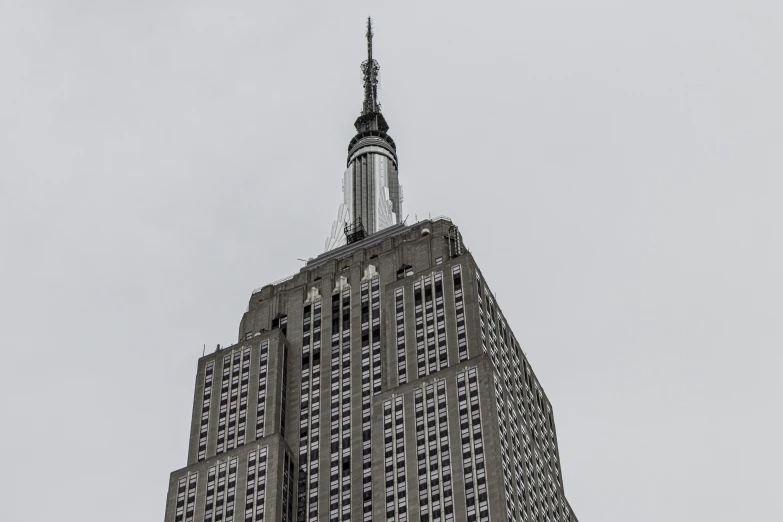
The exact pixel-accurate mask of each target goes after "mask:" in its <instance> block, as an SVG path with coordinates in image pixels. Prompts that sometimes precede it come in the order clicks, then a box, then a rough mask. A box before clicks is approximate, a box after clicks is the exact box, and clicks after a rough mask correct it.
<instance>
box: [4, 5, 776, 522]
mask: <svg viewBox="0 0 783 522" xmlns="http://www.w3.org/2000/svg"><path fill="white" fill-rule="evenodd" d="M368 14H371V15H372V16H373V17H374V19H375V29H376V30H375V32H376V37H375V55H376V58H377V59H378V61H379V62H380V65H381V88H380V101H381V102H382V104H383V110H384V114H385V116H386V119H387V120H388V122H389V124H390V125H391V130H390V134H391V135H392V136H393V137H394V139H395V141H396V142H397V144H398V152H399V157H400V180H401V182H402V184H403V186H404V188H405V203H404V207H405V213H406V214H407V213H410V214H411V219H413V217H414V214H418V216H425V215H427V214H429V213H431V214H432V215H433V216H434V215H439V214H445V215H448V216H450V217H451V218H452V219H453V220H454V221H455V222H456V223H457V224H458V225H459V226H460V228H461V230H462V232H463V234H464V238H465V241H466V244H467V246H468V247H469V248H470V249H471V251H472V252H473V253H474V255H475V257H476V259H477V261H478V262H479V264H480V266H481V267H482V270H483V272H484V275H485V276H486V277H487V279H488V281H489V283H490V285H491V287H492V288H493V289H494V290H496V291H497V293H498V301H499V303H500V305H501V307H502V308H503V310H504V312H505V314H506V316H507V318H508V319H509V321H510V323H511V326H512V328H513V329H514V332H515V334H516V336H517V337H518V338H519V340H520V341H521V342H522V343H523V345H524V349H525V350H526V352H527V354H528V356H529V358H530V360H531V362H532V364H533V365H534V367H535V369H536V371H537V373H538V375H539V377H540V379H541V381H542V383H543V384H544V386H545V389H546V391H547V393H548V395H549V397H550V398H551V400H552V402H553V404H554V407H555V421H556V423H557V427H558V435H559V441H560V449H561V453H562V460H563V472H564V480H565V487H566V493H567V496H568V498H569V500H570V502H571V504H572V506H573V508H574V510H575V511H576V513H577V515H578V516H579V518H580V520H582V521H583V522H590V521H593V522H629V521H634V522H660V521H664V520H665V521H667V522H669V521H672V522H679V521H682V522H691V521H694V520H709V521H711V522H723V521H726V522H735V521H743V522H745V521H747V522H768V521H780V520H781V519H782V518H783V514H782V513H783V494H781V491H782V490H783V479H781V474H780V469H781V464H783V462H782V461H783V449H781V448H782V446H781V443H780V441H781V440H783V419H781V411H782V409H783V408H781V401H782V400H783V382H782V381H783V379H782V376H783V355H781V348H782V347H783V326H782V325H781V315H782V314H783V299H782V298H781V296H782V295H783V275H782V270H781V266H783V242H782V240H781V235H782V234H781V223H783V208H782V207H781V199H782V198H781V195H782V194H783V181H782V180H781V173H782V172H783V168H782V167H783V160H782V159H781V152H782V149H783V147H782V146H781V144H782V143H783V101H781V99H782V98H783V94H781V93H783V72H782V71H781V51H782V50H783V33H781V29H780V27H781V21H782V20H783V2H780V1H779V0H770V1H753V0H747V1H739V0H738V1H725V0H712V1H706V0H703V1H696V0H689V1H683V0H679V1H673V0H659V1H655V2H652V1H648V2H635V1H628V0H613V1H607V0H598V1H590V2H587V1H577V0H562V1H552V0H549V1H523V2H511V1H507V2H502V3H488V2H454V1H451V2H437V3H436V2H427V3H424V2H407V1H395V2H376V1H372V2H368V1H364V2H356V1H353V2H339V3H335V2H269V1H259V0H252V1H250V0H243V1H239V0H222V1H220V2H217V1H215V2H207V1H202V0H187V1H185V0H179V1H171V0H154V1H152V0H134V1H127V0H126V1H124V2H123V1H106V0H103V1H98V0H95V1H86V0H69V1H67V2H59V1H54V0H49V1H45V0H3V2H2V3H0V240H1V241H0V317H1V318H2V319H1V322H2V327H0V346H1V347H2V349H3V355H2V359H0V360H2V363H1V364H2V369H3V372H2V373H3V378H2V380H0V387H1V388H2V396H1V397H0V415H1V416H0V423H1V425H2V430H0V447H2V448H3V458H2V464H1V465H0V469H2V473H0V499H2V500H0V502H1V503H2V510H0V512H1V513H2V515H0V518H2V519H3V520H9V521H10V520H25V521H32V522H37V521H46V522H49V521H52V520H79V521H80V522H105V521H112V522H115V521H116V522H126V521H127V522H139V521H146V520H162V518H163V512H164V504H165V495H166V488H167V481H168V475H169V473H170V472H171V471H173V470H175V469H178V468H180V467H183V466H184V465H185V458H186V451H187V447H186V444H187V436H188V429H189V422H190V411H191V406H192V397H193V395H192V394H193V382H194V378H195V369H196V360H197V358H198V357H199V356H200V355H201V350H202V346H203V345H204V344H206V345H207V347H214V345H215V344H216V343H222V344H226V343H230V342H231V341H233V340H235V338H236V332H237V327H238V324H239V320H240V318H241V316H242V313H243V312H244V310H245V306H246V303H247V299H248V298H249V295H250V292H251V291H252V289H253V288H255V287H257V286H260V285H262V284H265V283H268V282H270V281H273V280H276V279H278V278H280V277H283V276H286V275H288V274H291V273H293V272H295V271H297V270H298V269H299V267H300V266H301V263H300V262H299V261H297V258H307V257H312V256H315V255H317V254H319V253H320V252H321V251H322V248H323V241H324V239H325V237H326V235H327V233H328V231H329V229H330V226H331V222H332V220H333V219H334V218H335V215H336V210H337V205H338V204H339V202H340V200H341V192H340V183H341V176H342V172H343V169H344V166H345V154H346V151H347V144H348V141H349V140H350V138H351V137H352V135H353V132H354V130H353V127H352V123H353V120H354V119H355V118H356V116H357V115H358V113H359V109H360V103H361V97H362V90H361V77H360V71H359V64H360V62H361V61H362V60H363V59H364V53H365V47H364V20H365V18H366V16H367V15H368Z"/></svg>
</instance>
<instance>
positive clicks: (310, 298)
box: [305, 287, 321, 304]
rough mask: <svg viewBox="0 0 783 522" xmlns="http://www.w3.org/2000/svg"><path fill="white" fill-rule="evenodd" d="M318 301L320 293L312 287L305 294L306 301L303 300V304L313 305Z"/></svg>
mask: <svg viewBox="0 0 783 522" xmlns="http://www.w3.org/2000/svg"><path fill="white" fill-rule="evenodd" d="M319 299H321V293H320V292H319V291H318V288H316V287H312V288H311V289H310V291H309V292H307V299H306V300H305V304H307V303H313V302H315V301H318V300H319Z"/></svg>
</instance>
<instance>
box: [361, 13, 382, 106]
mask: <svg viewBox="0 0 783 522" xmlns="http://www.w3.org/2000/svg"><path fill="white" fill-rule="evenodd" d="M372 37H373V34H372V19H371V18H370V17H369V16H368V17H367V60H365V61H364V62H362V75H363V76H364V104H363V106H362V114H363V115H364V114H371V113H374V112H380V111H381V108H380V105H378V71H379V69H380V66H379V65H378V62H377V61H375V60H373V57H372Z"/></svg>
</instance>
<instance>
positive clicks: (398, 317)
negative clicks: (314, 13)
mask: <svg viewBox="0 0 783 522" xmlns="http://www.w3.org/2000/svg"><path fill="white" fill-rule="evenodd" d="M368 34H370V35H371V33H370V31H369V27H368ZM366 64H369V66H367V65H365V67H364V70H365V79H366V81H365V110H364V111H363V115H362V117H360V120H362V121H363V122H364V123H361V122H359V121H357V132H358V134H357V137H356V138H354V140H353V141H352V142H351V146H350V151H349V160H348V164H349V169H348V172H347V173H346V179H348V177H349V176H350V178H351V183H350V184H349V183H346V187H347V188H346V191H345V192H346V203H344V204H343V207H342V210H341V213H345V212H349V213H350V214H349V215H350V217H351V219H352V220H353V221H349V224H353V223H355V222H356V218H360V219H361V222H362V223H363V225H362V226H363V227H364V226H366V229H365V230H364V232H363V234H359V235H358V236H353V237H352V238H351V239H352V240H351V241H350V242H348V241H346V240H345V239H343V240H342V241H338V240H334V241H332V242H331V243H328V245H329V246H333V247H334V246H335V245H336V244H339V243H340V242H342V243H344V244H342V245H341V246H336V247H335V248H332V249H331V250H328V251H327V252H326V253H324V254H322V255H320V256H319V257H316V258H314V259H311V260H310V261H309V262H308V263H307V265H306V266H305V267H304V268H303V269H301V270H300V271H299V272H298V273H297V274H295V275H294V276H292V277H290V278H288V279H286V280H283V281H279V282H277V283H273V284H270V285H267V286H264V287H262V288H259V289H257V290H255V291H254V292H253V293H252V295H251V297H250V302H249V304H248V308H247V311H246V312H245V314H244V316H243V317H242V320H241V322H240V326H239V341H238V342H237V343H236V344H235V345H233V346H230V347H227V348H224V349H221V350H218V351H216V352H215V353H212V354H209V355H207V356H205V357H202V358H201V359H200V360H199V361H198V370H197V375H196V386H195V395H194V401H193V413H192V424H191V431H190V443H189V450H188V461H187V466H186V467H185V468H182V469H180V470H177V471H175V472H173V473H172V474H171V479H170V485H169V493H168V498H167V506H166V514H165V522H256V521H262V520H263V521H283V522H289V521H297V522H300V521H301V522H317V521H345V520H350V521H389V522H392V521H393V522H406V521H409V522H415V521H429V522H446V521H454V522H459V521H471V522H472V521H481V522H488V521H492V522H499V521H503V522H511V521H516V522H522V521H530V522H532V521H536V522H555V521H558V522H572V521H576V517H575V515H574V514H573V512H572V510H571V508H570V506H569V504H568V501H567V500H566V497H565V494H564V490H563V480H562V473H561V462H560V454H559V452H558V446H557V432H556V430H555V424H554V418H553V412H552V406H551V404H550V403H549V401H548V399H547V397H546V394H545V393H544V390H543V388H542V386H541V384H540V383H539V381H538V379H537V378H536V376H535V373H534V372H533V369H532V368H531V366H530V363H529V361H528V360H527V358H526V357H525V354H524V353H523V351H522V350H521V348H520V346H519V343H518V342H517V340H516V338H515V336H514V334H513V333H512V332H511V330H510V328H509V325H508V323H507V322H506V319H505V317H504V315H503V313H502V312H501V310H500V307H499V306H498V304H497V303H496V302H495V299H494V297H493V295H494V294H493V293H492V292H491V291H490V288H489V285H488V283H487V281H486V280H485V279H484V277H483V275H482V274H481V271H480V270H479V268H478V266H477V264H476V262H475V260H474V258H473V255H472V254H471V253H470V252H469V251H468V250H467V249H466V247H465V245H464V243H463V239H462V236H461V235H460V233H459V230H458V228H457V226H456V224H455V223H453V222H452V221H451V220H449V219H448V218H435V219H432V220H426V221H422V222H419V223H416V224H413V225H406V224H404V223H400V222H399V218H398V217H397V216H398V215H399V210H400V204H401V202H400V197H399V184H398V181H397V170H396V166H397V158H396V151H395V150H394V143H393V141H391V139H390V138H389V137H388V136H387V135H386V130H388V125H386V123H385V120H383V119H382V116H380V109H379V108H378V106H377V102H376V101H375V98H374V96H375V91H374V84H373V82H374V81H375V80H374V79H373V78H374V77H376V76H377V63H375V62H374V61H373V60H372V57H371V55H370V57H369V58H368V61H367V62H366ZM368 69H369V71H368ZM368 76H369V78H370V80H369V83H370V89H368V88H367V83H368V82H367V77H368ZM368 92H370V96H371V97H373V98H372V99H371V100H370V103H371V105H369V106H368V105H367V103H368V102H367V98H368V94H367V93H368ZM368 108H369V109H370V110H367V109H368ZM363 118H364V120H363ZM368 121H369V122H370V123H368V124H367V126H364V125H365V123H366V122H368ZM379 122H383V123H382V124H381V123H379ZM360 123H361V125H360ZM377 140H380V141H383V142H384V143H386V144H387V145H381V144H379V143H378V142H377ZM379 165H380V167H379ZM392 167H393V169H392ZM379 171H380V172H379ZM381 173H382V174H381ZM373 183H375V185H374V188H373ZM379 186H382V188H383V190H378V187H379ZM368 201H370V203H367V202H368ZM384 205H385V206H386V210H384V211H383V212H380V211H379V210H378V207H379V206H384ZM387 211H388V213H386V217H385V218H382V219H380V218H379V216H380V214H383V213H385V212H387ZM379 212H380V213H379ZM343 215H344V214H343ZM390 216H391V217H390ZM340 224H341V225H342V222H340ZM340 228H341V227H335V230H334V231H333V232H334V233H333V239H334V238H336V237H337V235H338V234H337V232H342V233H345V232H346V231H348V227H344V229H343V230H340ZM363 235H364V236H365V237H362V236H363ZM343 238H345V235H343Z"/></svg>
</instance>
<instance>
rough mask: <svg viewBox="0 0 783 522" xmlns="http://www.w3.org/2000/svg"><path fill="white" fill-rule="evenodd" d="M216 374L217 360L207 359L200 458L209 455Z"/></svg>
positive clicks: (199, 446)
mask: <svg viewBox="0 0 783 522" xmlns="http://www.w3.org/2000/svg"><path fill="white" fill-rule="evenodd" d="M214 374H215V361H214V360H212V361H207V364H206V366H205V367H204V397H203V402H202V404H201V424H200V426H199V441H198V460H200V461H201V460H204V459H205V458H206V456H207V435H208V434H209V410H210V406H211V400H212V383H213V377H214Z"/></svg>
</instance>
